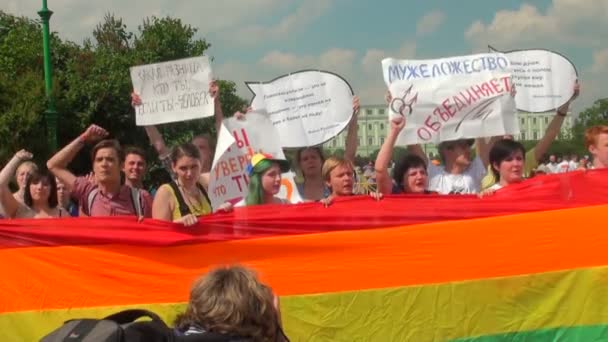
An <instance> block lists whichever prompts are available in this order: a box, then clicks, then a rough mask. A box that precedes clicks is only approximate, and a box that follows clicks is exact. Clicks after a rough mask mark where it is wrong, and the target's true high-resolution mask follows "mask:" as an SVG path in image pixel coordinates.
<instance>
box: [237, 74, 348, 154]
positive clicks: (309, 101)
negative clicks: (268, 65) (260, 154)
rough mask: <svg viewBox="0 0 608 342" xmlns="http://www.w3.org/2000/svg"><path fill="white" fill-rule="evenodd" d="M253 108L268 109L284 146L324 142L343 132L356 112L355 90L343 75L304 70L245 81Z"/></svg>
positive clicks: (306, 145)
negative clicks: (260, 79) (354, 105)
mask: <svg viewBox="0 0 608 342" xmlns="http://www.w3.org/2000/svg"><path fill="white" fill-rule="evenodd" d="M245 83H246V84H247V86H248V87H249V89H250V90H251V91H252V92H253V94H254V98H253V100H252V101H251V107H252V108H253V109H254V110H256V111H260V112H265V113H266V114H267V115H268V117H269V118H270V120H271V121H272V124H273V125H274V126H275V127H276V128H277V130H278V132H279V137H280V141H281V143H282V146H283V147H287V148H290V147H291V148H295V147H308V146H315V145H319V144H322V143H324V142H326V141H328V140H329V139H331V138H333V137H335V136H336V135H338V133H340V132H341V131H342V130H343V129H344V128H345V127H346V125H347V124H348V122H349V121H350V119H351V117H352V115H353V104H352V103H353V90H352V88H351V87H350V85H349V84H348V83H347V82H346V81H345V80H344V79H343V78H342V77H340V76H338V75H336V74H333V73H330V72H326V71H315V70H303V71H298V72H294V73H291V74H289V75H284V76H280V77H278V78H275V79H274V80H272V81H270V82H264V83H261V82H245Z"/></svg>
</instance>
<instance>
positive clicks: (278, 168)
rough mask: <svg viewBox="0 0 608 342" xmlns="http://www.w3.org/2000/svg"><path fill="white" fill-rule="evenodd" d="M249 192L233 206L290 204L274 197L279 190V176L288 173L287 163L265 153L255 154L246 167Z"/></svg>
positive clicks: (285, 200)
mask: <svg viewBox="0 0 608 342" xmlns="http://www.w3.org/2000/svg"><path fill="white" fill-rule="evenodd" d="M247 168H248V172H249V191H248V192H247V196H245V198H244V199H242V200H241V201H240V202H239V203H237V204H236V205H235V206H237V207H240V206H249V205H259V204H290V202H289V200H287V199H284V198H279V197H277V196H276V195H277V194H278V193H279V190H280V189H281V179H282V178H281V174H282V173H285V172H288V171H289V162H288V161H287V160H284V159H276V158H274V157H273V156H271V155H269V154H265V153H256V154H254V155H253V156H252V157H251V162H250V164H249V165H248V167H247Z"/></svg>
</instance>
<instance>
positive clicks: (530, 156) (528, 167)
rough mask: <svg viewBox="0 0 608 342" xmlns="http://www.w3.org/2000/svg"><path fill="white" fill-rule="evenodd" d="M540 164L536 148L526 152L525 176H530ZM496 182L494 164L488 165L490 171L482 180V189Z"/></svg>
mask: <svg viewBox="0 0 608 342" xmlns="http://www.w3.org/2000/svg"><path fill="white" fill-rule="evenodd" d="M537 166H538V161H537V160H536V156H535V152H534V148H533V149H531V150H530V151H528V152H526V161H525V163H524V177H528V176H530V173H532V171H533V170H534V169H535V168H536V167H537ZM494 184H496V177H494V172H492V165H488V172H487V173H486V176H485V177H483V179H482V180H481V190H485V189H487V188H489V187H491V186H492V185H494Z"/></svg>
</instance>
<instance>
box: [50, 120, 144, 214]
mask: <svg viewBox="0 0 608 342" xmlns="http://www.w3.org/2000/svg"><path fill="white" fill-rule="evenodd" d="M107 136H108V132H107V131H106V130H105V129H103V128H101V127H99V126H97V125H91V126H89V127H88V128H87V129H86V131H84V133H82V134H81V135H80V136H79V137H78V138H76V139H75V140H74V141H72V142H71V143H70V144H68V145H67V146H65V147H64V148H63V149H61V150H60V151H59V152H57V153H56V154H55V155H54V156H53V157H51V159H49V160H48V161H47V167H48V169H49V170H50V171H51V172H52V173H53V174H54V175H55V176H57V178H58V179H59V180H61V182H63V183H64V184H66V185H67V186H68V187H69V188H71V189H72V194H71V196H72V199H74V201H76V202H78V203H80V206H81V208H82V211H83V214H85V215H86V216H136V217H137V218H138V220H141V219H143V218H144V217H152V197H151V196H150V194H149V193H148V192H147V191H145V190H141V189H136V188H132V187H129V186H127V185H124V184H121V179H120V170H121V168H122V161H123V160H124V156H123V151H122V148H121V147H120V144H119V143H118V141H116V140H109V139H106V140H102V139H104V138H105V137H107ZM99 140H101V141H99ZM96 141H99V142H98V143H97V144H96V145H95V146H94V147H93V149H92V151H91V162H92V164H93V174H94V181H90V180H89V179H87V177H76V176H75V175H74V174H73V173H72V172H70V170H68V168H67V166H68V164H69V163H70V162H71V161H72V159H74V157H75V156H76V155H77V154H78V152H79V151H80V150H81V149H82V148H83V147H84V146H85V145H86V144H87V143H93V142H96Z"/></svg>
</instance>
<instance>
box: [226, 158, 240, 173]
mask: <svg viewBox="0 0 608 342" xmlns="http://www.w3.org/2000/svg"><path fill="white" fill-rule="evenodd" d="M228 163H229V164H230V171H232V172H233V173H234V172H239V171H241V170H242V169H240V170H239V169H237V168H236V159H235V158H230V159H229V160H228Z"/></svg>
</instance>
